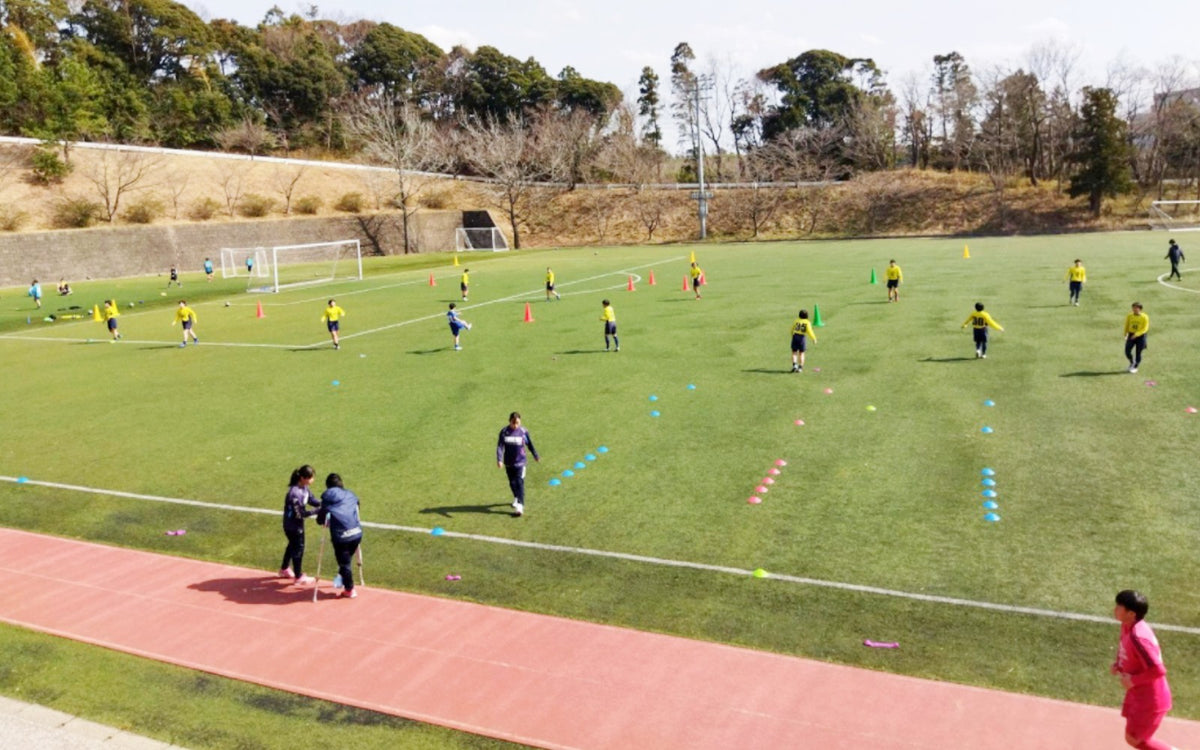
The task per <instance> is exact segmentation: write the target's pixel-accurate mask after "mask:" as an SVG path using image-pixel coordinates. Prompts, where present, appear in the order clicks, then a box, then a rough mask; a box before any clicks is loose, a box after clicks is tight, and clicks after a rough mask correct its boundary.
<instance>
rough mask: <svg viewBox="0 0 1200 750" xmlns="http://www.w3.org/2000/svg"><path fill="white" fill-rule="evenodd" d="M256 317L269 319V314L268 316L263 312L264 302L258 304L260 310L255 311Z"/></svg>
mask: <svg viewBox="0 0 1200 750" xmlns="http://www.w3.org/2000/svg"><path fill="white" fill-rule="evenodd" d="M254 317H256V318H265V317H267V314H266V313H265V312H263V309H262V302H261V301H260V302H259V303H258V308H257V309H255V311H254Z"/></svg>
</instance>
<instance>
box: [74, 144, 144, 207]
mask: <svg viewBox="0 0 1200 750" xmlns="http://www.w3.org/2000/svg"><path fill="white" fill-rule="evenodd" d="M160 161H161V160H160V159H158V158H156V157H154V156H152V155H150V154H147V153H144V152H141V151H111V150H109V149H104V150H102V151H100V152H99V153H98V154H96V155H95V158H94V159H91V160H90V161H88V162H87V163H86V164H85V165H84V168H83V169H82V170H80V171H81V173H82V174H83V175H84V177H86V178H87V179H88V182H90V183H92V187H94V188H95V190H96V194H97V195H98V196H99V197H100V201H101V208H102V211H103V215H104V218H105V220H106V221H108V222H109V223H110V224H111V223H112V222H114V221H116V218H117V212H118V211H119V210H120V208H121V200H122V199H123V198H125V197H126V196H128V195H129V193H131V192H134V191H136V190H141V189H144V188H146V187H148V186H147V185H146V184H145V180H146V178H148V177H149V176H150V175H151V173H152V172H153V171H154V170H155V169H156V168H157V167H158V165H159V163H160Z"/></svg>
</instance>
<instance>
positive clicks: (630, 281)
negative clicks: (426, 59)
mask: <svg viewBox="0 0 1200 750" xmlns="http://www.w3.org/2000/svg"><path fill="white" fill-rule="evenodd" d="M625 291H627V292H633V291H637V290H635V289H634V288H633V277H632V276H630V277H629V283H628V284H626V285H625Z"/></svg>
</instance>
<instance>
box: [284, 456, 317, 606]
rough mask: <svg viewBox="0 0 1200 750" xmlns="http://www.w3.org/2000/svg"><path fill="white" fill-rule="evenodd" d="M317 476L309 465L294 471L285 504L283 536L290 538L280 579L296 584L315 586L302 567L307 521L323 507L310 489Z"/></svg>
mask: <svg viewBox="0 0 1200 750" xmlns="http://www.w3.org/2000/svg"><path fill="white" fill-rule="evenodd" d="M314 476H316V472H315V471H314V470H313V467H311V466H309V465H308V464H305V465H303V466H301V467H300V468H298V469H296V470H295V471H293V472H292V480H291V482H290V483H289V484H288V491H287V497H285V498H284V500H283V533H284V534H286V535H287V539H288V543H287V549H285V550H284V551H283V563H282V564H281V565H280V566H279V577H280V578H291V579H294V580H295V581H296V583H312V582H313V579H312V578H310V577H309V576H306V575H304V573H303V572H302V571H301V566H302V565H303V564H304V519H305V518H307V517H309V516H315V515H316V514H317V511H316V510H315V508H316V507H317V506H319V505H320V504H321V503H320V502H318V501H317V499H316V498H315V497H313V494H312V492H311V491H310V490H309V489H308V486H309V485H310V484H312V480H313V477H314ZM309 506H311V508H310V507H309Z"/></svg>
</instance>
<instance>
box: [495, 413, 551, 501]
mask: <svg viewBox="0 0 1200 750" xmlns="http://www.w3.org/2000/svg"><path fill="white" fill-rule="evenodd" d="M525 446H529V452H530V453H532V454H533V460H534V461H541V460H542V459H541V458H539V457H538V452H537V448H534V447H533V439H532V438H531V437H529V430H526V429H525V428H524V427H522V426H521V413H520V412H515V411H514V412H513V413H512V414H509V415H508V425H507V426H506V427H505V428H504V429H502V430H500V438H499V440H497V441H496V466H501V467H503V468H504V473H506V474H507V475H508V486H509V488H510V489H511V490H512V493H513V501H512V507H513V515H516V516H520V515H524V513H525V464H526V463H527V461H526V458H525Z"/></svg>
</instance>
